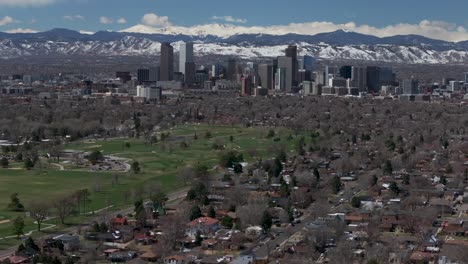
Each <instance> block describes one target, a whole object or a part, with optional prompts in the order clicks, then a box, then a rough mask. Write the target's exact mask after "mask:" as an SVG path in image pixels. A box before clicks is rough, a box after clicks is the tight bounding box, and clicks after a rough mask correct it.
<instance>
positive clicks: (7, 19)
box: [0, 16, 16, 26]
mask: <svg viewBox="0 0 468 264" xmlns="http://www.w3.org/2000/svg"><path fill="white" fill-rule="evenodd" d="M15 22H16V20H14V19H13V18H12V17H11V16H6V17H4V18H0V26H5V25H8V24H11V23H15Z"/></svg>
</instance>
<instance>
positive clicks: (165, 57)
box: [159, 42, 174, 81]
mask: <svg viewBox="0 0 468 264" xmlns="http://www.w3.org/2000/svg"><path fill="white" fill-rule="evenodd" d="M160 67H161V71H160V75H159V78H160V80H161V81H172V80H174V48H173V47H172V46H171V44H170V43H167V42H165V43H162V44H161V63H160Z"/></svg>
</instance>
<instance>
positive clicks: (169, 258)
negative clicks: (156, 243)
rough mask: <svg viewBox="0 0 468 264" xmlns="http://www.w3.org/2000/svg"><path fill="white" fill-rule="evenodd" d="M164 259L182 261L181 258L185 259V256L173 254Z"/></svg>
mask: <svg viewBox="0 0 468 264" xmlns="http://www.w3.org/2000/svg"><path fill="white" fill-rule="evenodd" d="M164 259H165V260H177V261H183V260H185V257H182V256H179V255H174V256H169V257H165V258H164Z"/></svg>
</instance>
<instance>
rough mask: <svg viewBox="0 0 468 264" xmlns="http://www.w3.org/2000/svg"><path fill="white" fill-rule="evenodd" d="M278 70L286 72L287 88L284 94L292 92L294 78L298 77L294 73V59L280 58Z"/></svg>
mask: <svg viewBox="0 0 468 264" xmlns="http://www.w3.org/2000/svg"><path fill="white" fill-rule="evenodd" d="M278 69H283V70H284V71H285V73H284V74H285V80H284V81H285V87H284V90H283V89H281V90H282V91H284V92H288V93H289V92H291V90H292V87H293V86H294V77H295V76H296V74H295V72H294V69H295V67H294V59H293V58H292V57H278Z"/></svg>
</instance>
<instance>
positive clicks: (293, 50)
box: [285, 45, 298, 86]
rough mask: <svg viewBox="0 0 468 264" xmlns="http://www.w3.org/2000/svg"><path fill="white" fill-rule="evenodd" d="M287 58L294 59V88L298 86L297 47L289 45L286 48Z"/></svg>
mask: <svg viewBox="0 0 468 264" xmlns="http://www.w3.org/2000/svg"><path fill="white" fill-rule="evenodd" d="M285 53H286V57H289V58H292V86H297V79H298V78H297V77H298V76H297V75H298V71H297V66H298V64H297V46H292V45H289V46H288V47H287V48H286V51H285Z"/></svg>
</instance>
